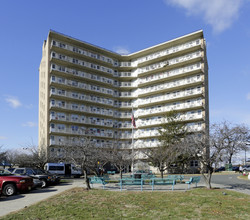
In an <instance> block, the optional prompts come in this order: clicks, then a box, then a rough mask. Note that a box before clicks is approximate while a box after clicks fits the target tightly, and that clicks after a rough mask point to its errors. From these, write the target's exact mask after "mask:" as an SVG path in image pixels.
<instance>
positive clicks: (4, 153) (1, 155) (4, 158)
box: [0, 145, 8, 164]
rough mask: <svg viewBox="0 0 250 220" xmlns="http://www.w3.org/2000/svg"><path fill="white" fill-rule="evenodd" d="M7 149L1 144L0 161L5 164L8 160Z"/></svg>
mask: <svg viewBox="0 0 250 220" xmlns="http://www.w3.org/2000/svg"><path fill="white" fill-rule="evenodd" d="M7 160H8V159H7V151H5V150H4V149H3V146H2V145H1V146H0V163H2V164H5V163H6V162H7Z"/></svg>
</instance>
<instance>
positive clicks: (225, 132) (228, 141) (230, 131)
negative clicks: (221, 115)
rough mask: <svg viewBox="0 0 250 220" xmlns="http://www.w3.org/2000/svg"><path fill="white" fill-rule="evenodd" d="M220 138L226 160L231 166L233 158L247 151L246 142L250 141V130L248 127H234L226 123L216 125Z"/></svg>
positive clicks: (240, 125)
mask: <svg viewBox="0 0 250 220" xmlns="http://www.w3.org/2000/svg"><path fill="white" fill-rule="evenodd" d="M214 128H215V130H216V133H217V136H218V138H220V139H222V140H223V144H224V148H225V150H224V152H225V158H226V160H227V162H228V163H229V164H231V163H232V158H233V156H234V155H236V154H237V153H239V152H241V151H242V150H245V148H246V142H247V140H249V136H250V130H249V128H248V127H247V126H246V125H243V124H239V125H232V124H231V123H229V122H227V121H224V122H223V123H221V124H215V125H214Z"/></svg>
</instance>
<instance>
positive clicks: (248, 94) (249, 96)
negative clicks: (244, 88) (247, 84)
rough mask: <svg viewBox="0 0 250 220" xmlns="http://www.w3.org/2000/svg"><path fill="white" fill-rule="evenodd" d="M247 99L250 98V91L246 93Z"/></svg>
mask: <svg viewBox="0 0 250 220" xmlns="http://www.w3.org/2000/svg"><path fill="white" fill-rule="evenodd" d="M247 100H250V92H249V93H247Z"/></svg>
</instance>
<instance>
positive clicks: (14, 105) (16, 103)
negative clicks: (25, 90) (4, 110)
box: [5, 96, 22, 108]
mask: <svg viewBox="0 0 250 220" xmlns="http://www.w3.org/2000/svg"><path fill="white" fill-rule="evenodd" d="M5 101H6V102H7V103H9V105H10V106H11V107H12V108H18V107H20V106H21V105H22V103H21V102H20V101H19V100H18V98H16V97H12V96H8V97H7V98H5Z"/></svg>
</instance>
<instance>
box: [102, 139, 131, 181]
mask: <svg viewBox="0 0 250 220" xmlns="http://www.w3.org/2000/svg"><path fill="white" fill-rule="evenodd" d="M133 156H134V155H132V151H131V149H129V148H124V149H121V148H120V146H119V143H118V142H116V143H114V144H113V146H112V147H111V148H109V149H108V151H107V157H108V159H109V162H110V163H111V164H113V165H114V166H115V167H116V168H117V170H118V171H119V173H120V178H121V179H122V172H123V171H124V170H125V169H126V168H127V167H128V166H129V165H131V164H132V160H133V158H132V157H133Z"/></svg>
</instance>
